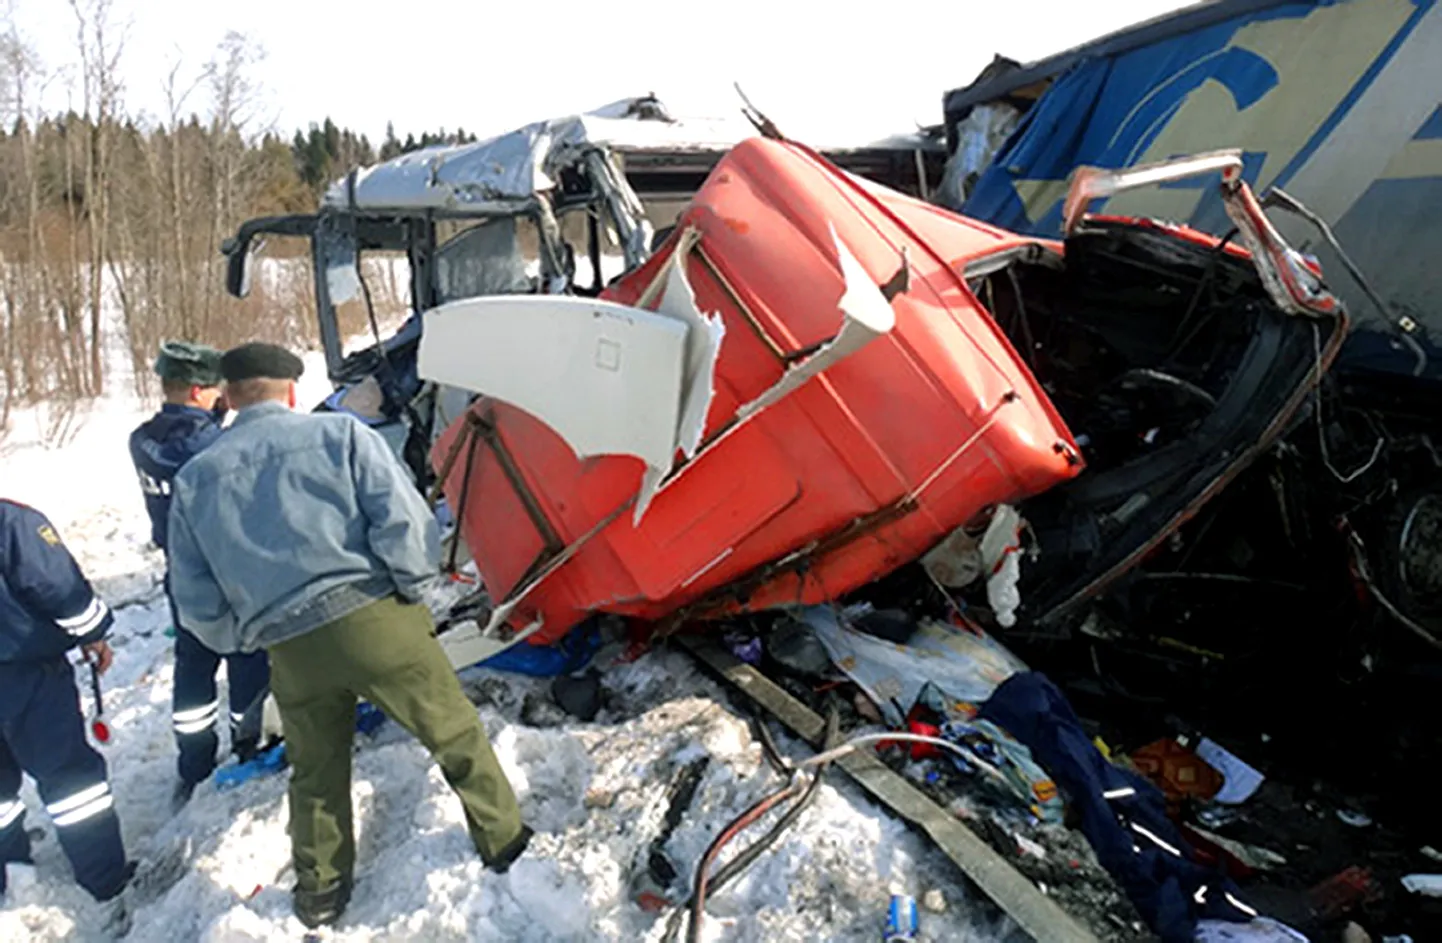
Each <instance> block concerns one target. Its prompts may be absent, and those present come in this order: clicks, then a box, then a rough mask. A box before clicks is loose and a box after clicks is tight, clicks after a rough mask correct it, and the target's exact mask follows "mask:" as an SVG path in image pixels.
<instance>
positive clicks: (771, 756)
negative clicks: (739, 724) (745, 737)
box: [752, 712, 791, 776]
mask: <svg viewBox="0 0 1442 943" xmlns="http://www.w3.org/2000/svg"><path fill="white" fill-rule="evenodd" d="M752 716H753V719H754V720H755V721H756V734H757V737H756V739H758V740H760V741H761V753H762V755H764V756H765V757H766V761H767V762H768V763H770V764H771V768H772V769H774V770H776V772H778V773H780V774H781V775H782V776H789V775H790V774H791V764H789V763H787V762H786V758H785V757H783V756H782V755H781V750H780V749H779V748H778V747H777V746H776V738H775V737H773V736H772V735H771V728H770V727H768V726H766V718H765V717H762V716H761V714H760V712H756V713H754V714H753V715H752Z"/></svg>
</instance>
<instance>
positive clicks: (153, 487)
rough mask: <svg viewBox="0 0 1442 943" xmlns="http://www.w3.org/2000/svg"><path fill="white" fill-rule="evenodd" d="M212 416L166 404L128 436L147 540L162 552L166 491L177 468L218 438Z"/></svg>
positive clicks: (166, 536) (166, 516) (167, 516)
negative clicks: (147, 524) (142, 497)
mask: <svg viewBox="0 0 1442 943" xmlns="http://www.w3.org/2000/svg"><path fill="white" fill-rule="evenodd" d="M220 432H221V429H220V423H219V422H217V421H216V419H215V416H214V414H212V413H210V412H208V411H206V410H204V409H201V408H200V407H198V406H177V405H174V404H171V403H166V404H165V405H164V406H161V407H160V412H158V413H156V414H155V415H154V416H152V417H151V418H150V419H149V420H148V421H146V422H145V423H143V424H142V425H140V426H138V427H137V428H136V430H135V431H134V432H132V433H130V460H131V461H132V462H134V463H135V472H136V474H137V475H139V476H140V490H141V492H142V493H143V494H144V495H145V512H146V513H147V514H149V515H150V537H151V539H152V540H154V541H155V544H156V546H158V547H159V548H160V549H161V550H166V549H167V545H168V540H169V533H168V530H167V527H168V525H167V522H168V521H169V519H170V489H171V483H172V481H173V480H174V478H175V473H176V472H178V471H180V466H182V465H184V464H185V463H186V462H188V461H190V460H191V459H192V458H193V457H195V455H196V454H198V453H199V452H200V451H201V450H202V449H204V448H205V447H206V446H208V445H210V444H211V443H212V442H214V441H215V440H216V438H217V437H218V436H219V435H220Z"/></svg>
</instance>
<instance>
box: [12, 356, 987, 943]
mask: <svg viewBox="0 0 1442 943" xmlns="http://www.w3.org/2000/svg"><path fill="white" fill-rule="evenodd" d="M113 363H114V365H115V368H116V369H115V372H114V373H113V374H112V378H111V384H110V386H111V389H113V390H116V391H117V392H116V393H115V394H114V395H113V396H112V397H110V398H108V399H105V400H102V401H100V402H98V403H97V404H95V406H94V407H93V408H92V409H91V410H90V411H89V412H88V413H87V415H86V416H85V417H84V421H83V424H82V425H81V426H80V427H79V429H78V432H77V433H76V435H75V436H74V437H73V439H71V440H70V441H69V442H68V443H67V444H66V445H65V446H64V447H63V448H58V449H47V448H45V447H44V446H43V445H42V444H40V442H41V436H40V434H39V430H40V429H42V428H43V426H44V416H43V414H39V415H37V414H20V415H17V416H15V417H14V418H13V421H12V424H11V429H10V432H9V434H8V436H7V437H6V438H5V439H4V440H3V441H0V494H3V495H4V496H6V497H10V498H14V499H17V500H21V501H25V502H27V503H30V504H33V505H34V506H36V507H38V508H39V509H41V510H42V511H44V512H45V513H46V514H48V515H49V516H50V517H51V518H52V520H53V521H54V522H55V524H56V526H57V528H58V529H59V530H60V531H61V534H62V536H63V537H64V538H65V540H66V542H67V544H68V545H69V546H70V548H71V549H72V551H73V552H74V553H75V554H76V556H77V557H78V558H79V560H80V561H81V563H82V565H83V566H84V567H85V568H86V570H87V571H88V573H89V574H90V575H91V577H92V579H93V580H94V581H95V583H96V585H97V587H98V588H99V590H100V591H101V593H102V594H103V595H104V596H105V597H106V598H107V599H108V600H109V601H110V602H111V603H112V604H113V605H115V606H116V608H117V624H116V628H115V631H114V635H113V639H112V641H113V644H114V647H115V652H116V663H115V667H114V668H113V669H112V670H111V672H110V673H109V674H108V675H107V676H106V678H105V688H106V695H105V696H106V715H107V717H108V718H109V719H110V722H111V726H112V730H113V736H112V740H111V743H110V745H109V746H108V747H105V748H103V752H104V754H105V756H106V758H107V760H108V761H109V767H110V775H111V781H112V785H113V789H114V793H115V796H116V809H117V811H118V813H119V815H120V819H121V822H122V825H123V828H124V833H125V840H126V843H127V847H128V850H129V852H130V854H131V856H132V857H134V858H137V859H139V860H141V861H142V862H143V863H144V864H143V867H144V868H145V869H146V871H147V873H149V874H151V875H154V876H158V878H159V880H158V882H157V883H155V884H153V886H152V888H151V889H150V890H149V891H148V892H147V893H146V894H145V895H144V896H143V897H142V898H141V899H139V900H137V902H136V906H135V912H134V924H133V927H132V930H131V932H130V934H129V937H128V939H129V940H132V941H143V943H154V941H167V940H176V941H193V940H198V941H204V943H251V941H270V940H295V939H299V938H300V937H301V931H302V927H301V925H300V923H299V922H298V921H297V920H296V919H295V918H294V917H293V916H292V915H291V911H290V899H289V887H290V882H291V877H290V875H289V874H288V873H287V864H288V861H289V847H290V846H289V840H288V838H287V835H286V806H285V778H284V776H277V777H269V778H266V779H260V780H254V781H251V782H249V783H247V784H245V785H243V786H241V787H239V788H237V789H235V790H232V791H224V792H220V791H217V790H216V789H215V787H214V785H213V784H205V785H203V786H202V787H201V788H200V789H199V790H198V791H197V792H196V794H195V796H194V798H193V799H192V801H191V802H190V803H189V805H188V806H186V807H185V808H184V809H183V810H182V811H181V812H180V813H179V814H178V815H174V816H172V814H171V813H170V811H169V796H170V792H171V788H172V784H173V781H174V776H175V772H174V769H175V753H174V747H173V743H172V739H171V730H170V711H169V703H170V680H171V670H172V662H171V652H170V645H171V643H170V640H169V638H168V637H167V636H166V634H165V629H166V627H167V626H168V625H169V621H170V620H169V614H168V612H167V611H166V609H165V605H164V602H163V600H161V599H160V598H159V592H158V580H159V577H160V571H159V564H160V559H159V555H158V553H157V552H156V551H154V550H153V549H151V548H149V547H148V546H147V545H148V540H149V529H148V523H147V521H146V517H145V513H144V510H143V508H142V506H141V499H140V492H139V487H138V485H137V484H136V482H135V478H134V474H133V472H132V470H131V466H130V463H129V460H128V458H127V454H126V447H125V443H126V438H127V436H128V435H129V432H130V430H131V429H132V428H134V426H135V425H136V424H137V423H138V422H140V421H141V419H142V418H143V417H144V415H145V414H146V413H147V412H148V411H149V408H148V407H147V406H146V405H145V404H141V403H138V402H136V401H135V399H134V397H133V396H131V395H129V394H128V393H126V392H123V391H129V390H130V389H132V384H131V383H130V382H129V380H128V370H129V368H128V365H126V364H124V362H123V358H119V357H117V358H116V359H115V360H114V361H113ZM302 382H303V386H304V397H303V398H304V399H305V400H306V402H305V403H303V404H302V405H303V406H309V405H310V404H312V403H314V402H316V401H318V400H319V398H320V397H321V396H322V395H323V394H324V393H325V392H327V390H326V387H325V378H324V370H323V369H322V368H321V365H320V362H319V359H318V358H317V357H315V356H312V357H310V358H308V369H307V371H306V376H305V377H304V379H303V381H302ZM464 680H465V682H466V684H467V686H468V687H469V688H470V689H471V690H472V692H474V694H475V697H474V699H475V700H477V701H478V702H480V703H481V705H482V706H481V707H480V708H479V710H480V713H481V716H482V718H483V719H484V721H485V723H486V726H487V729H488V730H489V731H490V733H491V736H492V739H493V742H494V744H495V747H496V751H497V753H498V754H499V756H500V757H501V760H502V762H503V763H504V765H505V768H506V770H507V772H508V774H509V775H510V777H511V779H512V782H513V784H514V785H515V787H516V790H517V793H518V795H519V796H520V799H521V804H522V809H523V813H524V815H525V817H526V819H527V820H528V821H529V822H530V823H531V824H532V825H533V827H535V828H536V830H537V836H536V838H535V840H534V841H533V843H532V845H531V848H530V850H529V851H528V853H527V854H526V856H525V857H524V858H522V859H521V860H520V861H519V862H518V863H517V864H516V865H515V867H513V868H512V870H511V871H510V873H508V874H506V875H503V876H498V875H494V874H491V873H490V872H488V871H486V870H485V869H484V868H482V866H481V862H480V860H479V859H478V858H477V857H476V855H475V853H474V850H473V849H472V848H471V846H470V844H469V841H468V839H467V836H466V831H465V828H464V823H463V820H462V815H461V808H460V804H459V803H458V801H457V800H456V799H455V797H454V796H453V795H452V794H451V792H450V791H449V789H448V788H447V786H446V785H445V783H444V781H443V780H442V778H441V776H440V773H439V770H438V769H437V768H436V767H435V766H434V764H432V763H431V762H430V760H429V758H428V756H427V755H426V753H425V751H424V750H423V749H422V748H421V747H420V746H419V745H418V744H417V743H416V742H415V741H414V740H413V739H412V738H410V736H409V735H407V734H406V733H405V732H404V731H401V730H399V729H396V728H395V727H394V725H390V724H388V725H386V726H384V727H382V728H381V730H380V732H379V733H377V734H376V736H375V737H374V738H373V739H372V738H367V737H359V738H358V748H357V754H356V758H355V775H354V785H353V797H354V800H355V804H356V810H357V814H356V824H357V831H358V835H357V838H358V845H359V861H358V871H357V874H356V880H357V886H356V892H355V898H354V900H353V902H352V904H351V905H350V908H349V910H348V911H347V913H346V914H345V916H344V917H343V919H342V921H341V923H340V924H339V926H338V927H336V928H335V929H334V930H333V931H331V932H329V933H328V937H329V938H331V939H335V940H348V941H400V940H418V941H419V940H424V941H439V940H481V939H505V940H593V939H604V940H628V941H629V940H653V941H654V940H658V939H659V938H660V935H661V931H662V928H663V925H664V923H665V919H664V916H665V915H662V916H661V917H657V916H655V915H652V914H649V913H646V912H645V911H643V910H641V909H640V908H639V907H637V906H636V905H635V904H634V903H633V902H632V900H631V895H630V891H629V889H628V888H629V883H630V880H631V876H632V865H633V862H634V861H635V860H636V858H637V856H638V854H639V853H641V852H642V851H643V849H644V848H645V847H646V845H647V844H648V842H649V841H650V838H651V835H652V831H651V830H649V829H647V828H645V827H642V826H641V825H640V824H638V823H640V822H642V821H644V820H646V817H647V815H648V814H650V815H653V816H654V812H655V809H656V808H657V807H658V805H660V804H662V802H663V796H664V793H665V791H666V789H667V786H668V785H669V783H670V781H671V778H672V774H673V771H674V770H675V769H677V768H678V767H679V766H680V765H682V764H684V763H685V762H687V761H688V760H690V759H692V758H694V757H696V756H698V755H700V754H701V753H703V752H704V753H706V754H708V755H709V756H710V758H711V762H710V764H709V766H708V768H707V772H706V774H705V776H704V779H703V780H702V783H701V788H700V789H699V791H698V792H697V794H696V798H695V800H694V802H693V803H692V807H691V810H690V812H689V813H688V814H687V816H686V818H685V819H684V821H683V823H682V824H681V826H680V827H679V828H678V829H677V830H676V832H675V833H674V834H673V836H672V838H671V840H670V842H669V844H668V846H667V851H668V853H669V854H670V855H671V858H672V860H673V861H674V862H675V863H676V865H677V867H678V870H679V871H680V872H681V874H682V875H683V880H688V879H689V876H690V874H691V871H692V869H693V867H694V865H695V863H696V862H697V860H698V859H699V858H700V856H701V854H702V853H703V852H704V850H705V848H706V846H707V844H708V843H709V842H710V840H711V839H712V837H713V836H714V835H715V834H716V832H717V831H718V830H719V829H720V828H721V827H722V826H723V825H724V824H725V823H726V822H727V821H729V820H730V819H731V818H732V817H733V816H734V815H736V814H737V813H738V812H740V811H741V810H742V809H744V808H745V807H746V806H748V805H750V804H751V803H752V802H753V801H755V799H757V798H759V797H760V796H761V795H762V794H763V793H765V792H769V791H771V790H772V789H775V788H776V787H777V786H778V785H779V782H778V778H777V776H776V774H774V773H773V772H771V771H770V768H769V767H768V766H767V765H766V764H765V763H764V762H763V760H762V758H761V750H760V747H759V745H758V744H757V743H756V742H754V741H753V739H752V736H751V731H750V728H749V726H748V724H747V722H746V720H745V719H744V718H743V716H742V715H741V714H740V713H738V712H737V711H736V710H735V709H734V708H733V707H731V706H730V701H729V699H728V697H727V695H726V693H725V692H723V691H722V690H721V688H720V687H718V686H717V685H716V684H715V683H713V682H712V681H711V680H709V679H708V678H705V677H703V676H701V675H699V674H698V673H697V672H696V670H695V669H694V667H693V666H692V664H691V663H690V662H689V661H688V660H687V659H686V658H685V657H684V656H682V655H679V654H676V653H670V654H664V655H663V654H652V655H647V656H644V657H643V658H641V659H639V660H638V661H636V662H634V663H631V664H623V665H618V666H616V667H614V668H612V669H610V670H609V671H608V672H607V673H606V675H605V678H604V681H603V684H604V687H605V690H606V706H605V707H604V708H603V710H602V712H601V714H600V715H599V716H598V717H597V719H596V720H595V721H594V722H592V723H580V722H576V721H574V720H570V719H569V718H566V717H565V716H564V715H562V714H560V713H559V711H558V709H556V708H555V707H554V705H553V704H552V703H551V701H550V696H549V693H548V688H547V684H546V683H545V682H542V681H537V680H533V679H529V678H524V677H521V676H516V675H505V674H500V673H495V672H489V671H479V670H472V671H470V672H467V673H466V675H465V678H464ZM83 700H84V706H85V708H86V710H87V711H88V710H89V697H88V695H86V696H85V697H84V698H83ZM782 743H783V749H787V750H792V751H797V752H798V755H799V753H800V751H802V749H803V748H800V747H798V746H796V745H795V744H794V743H791V742H789V741H786V740H784V739H783V741H782ZM831 776H832V777H834V778H831V779H828V781H827V783H826V784H825V785H823V787H822V788H821V789H820V791H819V793H818V797H817V800H816V802H815V803H814V804H813V805H812V806H811V807H810V808H808V809H807V811H805V812H804V813H803V814H802V815H801V817H800V818H799V820H798V821H797V823H796V825H795V827H794V828H793V829H791V830H790V831H789V832H788V833H787V834H786V836H785V837H784V838H783V839H782V840H781V841H780V842H779V843H778V844H777V845H776V847H775V848H774V849H773V850H772V851H771V852H769V853H768V854H766V855H765V856H763V857H762V858H761V859H760V860H759V861H758V862H757V863H756V864H755V865H754V866H753V867H752V868H751V869H750V870H749V871H748V872H747V873H746V874H744V875H743V876H742V877H741V878H738V880H737V882H736V883H735V884H733V885H732V886H729V887H727V888H726V889H725V890H723V891H721V892H720V893H719V894H717V895H716V897H715V898H714V901H713V903H712V905H711V907H710V910H709V913H710V915H711V916H710V918H709V919H708V921H707V923H706V933H705V937H704V938H705V939H707V940H819V939H827V940H858V941H860V940H875V939H878V938H879V935H880V931H881V927H882V924H883V921H884V916H885V911H886V904H887V898H888V894H889V893H890V892H891V891H893V890H895V891H904V892H907V893H910V894H912V895H914V896H915V897H917V898H921V897H922V895H923V893H924V892H926V891H928V890H933V889H939V890H940V891H941V893H942V896H943V898H944V899H945V901H946V904H947V906H946V909H945V911H944V912H943V913H941V914H933V913H926V912H923V914H922V918H921V919H922V932H923V935H924V937H925V938H927V939H931V940H983V939H994V938H998V937H999V936H1000V935H1001V931H1002V929H1003V927H1001V926H998V925H995V924H994V923H993V922H992V918H990V917H983V916H981V915H982V914H989V913H991V911H990V910H989V908H987V907H985V906H984V905H983V904H982V903H981V902H979V901H976V900H968V897H967V894H968V891H967V890H965V888H964V886H963V884H962V883H961V879H960V876H959V874H958V872H957V870H956V869H955V867H954V866H953V865H952V864H951V863H950V862H949V861H947V859H946V858H944V857H943V856H942V855H941V854H940V853H939V852H937V851H936V850H935V849H933V848H931V847H930V846H929V845H928V844H927V843H926V842H925V841H924V840H923V839H921V838H919V837H917V836H916V835H914V834H912V833H911V832H909V831H908V830H907V829H905V828H904V827H903V826H902V825H901V824H900V823H899V822H898V821H896V820H895V819H893V818H891V817H889V816H888V815H887V814H885V813H884V812H883V811H882V810H881V809H880V808H879V807H877V806H875V805H874V804H872V803H871V802H869V801H868V800H866V799H865V798H864V797H863V795H862V794H861V793H860V792H859V790H857V789H856V788H855V787H853V786H852V785H851V784H850V783H848V782H846V781H845V780H843V779H842V778H841V774H839V773H833V774H831ZM23 796H24V799H25V802H26V806H27V820H26V821H27V824H28V826H29V827H31V828H32V829H33V828H35V827H37V826H38V827H41V828H43V829H44V832H45V835H44V837H43V838H42V839H41V840H40V841H39V842H38V843H37V844H36V846H35V859H36V874H37V879H36V882H35V883H34V884H32V885H30V886H12V888H11V891H10V893H9V895H8V896H7V897H6V898H5V899H4V900H3V902H0V941H5V943H10V941H16V943H19V941H23V940H34V941H58V940H78V941H89V940H97V939H103V937H102V936H101V930H100V926H101V910H100V908H99V907H98V906H97V905H95V904H94V903H93V902H91V901H90V899H89V898H88V897H87V896H86V895H85V894H84V893H83V892H82V891H80V890H79V888H77V887H76V886H75V885H74V883H73V882H72V881H71V878H70V871H69V866H68V864H67V863H66V861H65V859H64V857H63V855H62V854H61V852H60V849H59V847H58V845H57V843H56V841H55V837H54V830H53V828H52V827H51V826H50V824H49V822H48V820H47V819H46V817H45V815H44V812H43V810H42V808H41V805H40V802H39V800H38V797H37V796H36V794H35V791H34V788H33V785H31V784H30V783H28V782H27V784H26V786H25V789H24V793H23ZM647 810H650V811H649V812H648V811H647ZM766 824H767V822H765V821H763V823H762V824H761V826H760V828H758V829H757V830H755V831H753V832H749V833H747V835H745V836H743V837H742V839H741V840H740V842H738V843H737V844H738V846H740V845H744V844H745V843H746V842H747V841H748V840H749V838H750V837H754V835H756V834H759V832H760V831H761V830H764V828H765V826H766Z"/></svg>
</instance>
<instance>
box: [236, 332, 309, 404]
mask: <svg viewBox="0 0 1442 943" xmlns="http://www.w3.org/2000/svg"><path fill="white" fill-rule="evenodd" d="M220 372H221V374H222V375H223V376H224V377H225V398H226V399H227V400H228V401H229V402H230V405H231V407H232V408H234V409H244V408H245V407H247V406H254V405H256V404H257V403H265V402H277V403H284V404H285V405H287V406H289V407H291V408H294V407H295V381H296V380H299V379H300V375H301V374H302V373H304V372H305V364H303V363H302V362H301V359H300V358H299V357H297V356H296V355H295V354H293V353H291V352H290V351H288V350H286V349H285V348H284V347H277V346H276V345H275V344H266V343H262V342H260V341H252V342H250V343H248V344H241V345H240V346H239V347H232V348H231V349H230V350H227V351H226V352H225V355H224V356H223V357H221V358H220Z"/></svg>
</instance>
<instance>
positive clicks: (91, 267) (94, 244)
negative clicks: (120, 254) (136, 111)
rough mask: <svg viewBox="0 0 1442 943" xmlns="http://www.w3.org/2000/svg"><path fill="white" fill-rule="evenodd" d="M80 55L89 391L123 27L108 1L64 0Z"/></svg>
mask: <svg viewBox="0 0 1442 943" xmlns="http://www.w3.org/2000/svg"><path fill="white" fill-rule="evenodd" d="M70 9H71V10H72V11H73V12H74V14H75V22H76V48H77V50H78V52H79V55H80V88H81V100H82V103H83V111H82V114H83V115H84V118H85V123H86V130H87V131H88V132H89V134H88V135H87V137H88V140H87V141H85V142H84V143H85V144H86V147H85V152H84V162H83V166H84V181H85V204H86V210H87V217H88V219H87V222H88V225H87V226H86V227H85V228H86V235H87V241H88V249H89V253H88V255H89V259H88V263H89V264H88V270H87V273H86V274H87V276H88V280H89V292H88V295H89V297H88V298H87V301H88V302H89V308H90V377H89V379H90V392H91V393H92V394H95V393H98V392H99V391H100V389H101V387H102V385H103V384H104V364H105V357H104V324H103V316H104V309H105V281H104V274H105V259H106V258H107V256H108V253H109V245H108V238H109V231H110V171H111V137H112V134H113V131H114V122H115V119H116V117H117V116H118V114H119V110H120V95H121V85H120V75H119V69H120V57H121V53H122V51H123V50H124V46H125V41H124V28H123V27H117V26H116V24H114V23H112V22H111V0H70Z"/></svg>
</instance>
